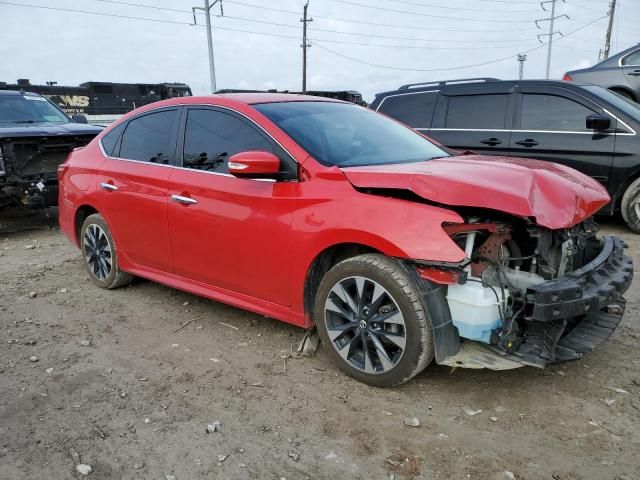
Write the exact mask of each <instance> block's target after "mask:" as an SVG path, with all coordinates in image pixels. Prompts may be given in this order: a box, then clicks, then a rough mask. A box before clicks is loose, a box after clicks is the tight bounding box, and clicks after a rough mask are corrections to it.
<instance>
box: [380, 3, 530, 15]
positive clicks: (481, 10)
mask: <svg viewBox="0 0 640 480" xmlns="http://www.w3.org/2000/svg"><path fill="white" fill-rule="evenodd" d="M387 1H388V2H393V3H401V4H404V5H412V6H416V7H429V8H440V9H443V10H457V11H460V9H461V8H460V7H449V6H447V7H445V6H442V5H433V4H430V3H420V2H409V1H408V0H387ZM509 3H512V2H509ZM513 3H519V2H513ZM529 5H534V4H529ZM464 11H465V12H486V11H487V10H486V9H484V8H468V7H464ZM536 11H537V10H505V11H504V12H502V13H532V12H536Z"/></svg>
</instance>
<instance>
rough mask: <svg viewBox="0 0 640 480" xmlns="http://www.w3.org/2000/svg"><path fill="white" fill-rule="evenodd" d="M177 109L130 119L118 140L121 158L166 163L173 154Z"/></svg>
mask: <svg viewBox="0 0 640 480" xmlns="http://www.w3.org/2000/svg"><path fill="white" fill-rule="evenodd" d="M177 120H178V110H163V111H161V112H153V113H149V114H146V115H143V116H141V117H137V118H134V119H133V120H130V121H129V123H128V124H127V128H126V130H125V131H124V134H123V135H122V141H121V142H120V143H121V145H120V154H119V155H118V156H119V157H121V158H127V159H130V160H139V161H141V162H152V163H162V164H167V163H169V160H170V159H171V157H172V155H173V150H174V135H173V134H174V130H175V127H176V122H177Z"/></svg>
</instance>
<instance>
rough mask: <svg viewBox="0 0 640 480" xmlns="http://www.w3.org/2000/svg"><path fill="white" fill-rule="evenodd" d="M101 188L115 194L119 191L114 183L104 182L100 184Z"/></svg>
mask: <svg viewBox="0 0 640 480" xmlns="http://www.w3.org/2000/svg"><path fill="white" fill-rule="evenodd" d="M100 188H102V189H103V190H106V191H107V192H113V191H115V190H118V187H116V186H115V185H114V184H113V183H105V182H102V183H101V184H100Z"/></svg>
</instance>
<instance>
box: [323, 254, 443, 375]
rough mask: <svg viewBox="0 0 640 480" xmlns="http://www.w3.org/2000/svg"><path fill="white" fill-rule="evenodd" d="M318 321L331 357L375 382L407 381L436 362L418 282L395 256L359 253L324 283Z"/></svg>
mask: <svg viewBox="0 0 640 480" xmlns="http://www.w3.org/2000/svg"><path fill="white" fill-rule="evenodd" d="M314 319H315V321H316V324H317V326H318V332H319V334H320V337H321V338H322V340H323V342H324V344H325V345H326V346H327V347H328V348H327V349H328V351H329V355H330V356H331V357H332V358H333V360H334V361H335V362H336V364H337V365H338V368H340V369H341V370H342V371H343V372H345V373H346V374H347V375H349V376H351V377H353V378H355V379H357V380H359V381H361V382H364V383H368V384H370V385H375V386H379V387H390V386H393V385H398V384H401V383H404V382H406V381H407V380H409V379H411V378H413V377H414V376H415V375H417V374H418V373H419V372H420V371H422V370H423V369H424V368H425V367H426V366H427V365H428V364H429V363H430V362H431V360H433V353H434V348H433V340H432V334H431V322H430V321H429V318H428V316H427V313H426V311H425V308H424V306H423V303H422V301H421V300H420V294H419V291H418V288H417V286H416V285H415V282H414V280H413V279H412V278H411V277H410V274H409V272H407V271H406V268H405V267H404V266H403V265H401V264H400V263H399V262H397V261H396V260H393V259H391V258H389V257H386V256H384V255H379V254H367V255H359V256H356V257H352V258H348V259H346V260H344V261H342V262H340V263H338V264H337V265H335V266H334V267H333V268H332V269H331V270H329V272H328V273H327V274H326V275H325V277H324V278H323V279H322V281H321V283H320V287H319V288H318V292H317V294H316V299H315V305H314Z"/></svg>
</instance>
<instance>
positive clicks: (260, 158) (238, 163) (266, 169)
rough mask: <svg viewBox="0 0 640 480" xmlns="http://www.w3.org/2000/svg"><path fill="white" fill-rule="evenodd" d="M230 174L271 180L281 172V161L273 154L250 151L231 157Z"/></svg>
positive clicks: (229, 163)
mask: <svg viewBox="0 0 640 480" xmlns="http://www.w3.org/2000/svg"><path fill="white" fill-rule="evenodd" d="M228 168H229V173H231V174H232V175H235V176H236V177H244V178H269V177H273V176H274V175H277V174H278V173H279V172H280V159H279V158H278V157H276V156H275V155H274V154H273V153H271V152H264V151H262V150H249V151H247V152H240V153H236V154H235V155H232V156H231V157H229V162H228Z"/></svg>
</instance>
